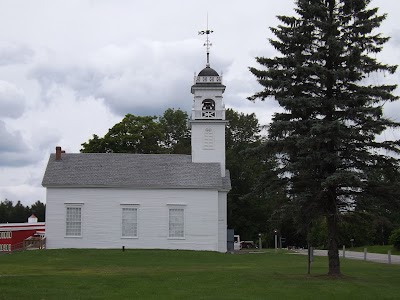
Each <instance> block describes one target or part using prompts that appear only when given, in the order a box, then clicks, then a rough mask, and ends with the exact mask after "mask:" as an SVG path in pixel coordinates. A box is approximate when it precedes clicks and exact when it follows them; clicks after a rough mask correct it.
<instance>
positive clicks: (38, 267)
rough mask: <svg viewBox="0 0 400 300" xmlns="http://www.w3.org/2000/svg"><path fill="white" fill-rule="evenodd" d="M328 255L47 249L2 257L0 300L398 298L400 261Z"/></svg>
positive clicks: (399, 293)
mask: <svg viewBox="0 0 400 300" xmlns="http://www.w3.org/2000/svg"><path fill="white" fill-rule="evenodd" d="M341 265H342V272H343V273H344V274H345V276H343V277H342V278H337V279H331V278H329V277H328V276H326V275H325V274H326V273H327V260H326V257H315V261H314V262H313V265H312V275H306V270H307V265H306V257H305V256H302V255H294V254H288V253H274V252H267V253H263V254H241V255H232V254H221V253H214V252H195V251H166V250H128V251H125V252H122V251H121V250H78V249H68V250H45V251H26V252H21V253H14V254H8V255H1V256H0V299H17V300H18V299H24V300H25V299H57V300H60V299H158V300H160V299H398V297H399V295H400V285H399V284H398V283H399V282H400V266H399V265H386V264H377V263H369V262H363V261H356V260H346V259H345V260H341Z"/></svg>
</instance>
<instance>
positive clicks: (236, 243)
mask: <svg viewBox="0 0 400 300" xmlns="http://www.w3.org/2000/svg"><path fill="white" fill-rule="evenodd" d="M233 238H234V244H233V250H240V249H242V244H241V243H240V235H237V234H235V235H234V236H233Z"/></svg>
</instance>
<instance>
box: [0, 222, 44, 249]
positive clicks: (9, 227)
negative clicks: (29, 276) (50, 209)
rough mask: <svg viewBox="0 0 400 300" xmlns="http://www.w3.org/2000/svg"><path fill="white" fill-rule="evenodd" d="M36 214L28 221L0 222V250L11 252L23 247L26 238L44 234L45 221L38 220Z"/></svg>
mask: <svg viewBox="0 0 400 300" xmlns="http://www.w3.org/2000/svg"><path fill="white" fill-rule="evenodd" d="M37 220H38V219H37V218H36V216H35V215H32V216H30V217H29V219H28V223H3V224H0V252H11V251H14V250H18V249H21V248H23V246H24V240H25V239H26V238H28V237H30V236H33V235H34V234H36V233H38V234H44V231H45V222H38V221H37Z"/></svg>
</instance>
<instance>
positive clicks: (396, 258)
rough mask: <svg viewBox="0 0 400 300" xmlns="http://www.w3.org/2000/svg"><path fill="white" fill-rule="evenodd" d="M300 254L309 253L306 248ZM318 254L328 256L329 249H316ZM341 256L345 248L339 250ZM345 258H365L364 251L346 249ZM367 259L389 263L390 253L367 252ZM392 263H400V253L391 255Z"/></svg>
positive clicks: (315, 253)
mask: <svg viewBox="0 0 400 300" xmlns="http://www.w3.org/2000/svg"><path fill="white" fill-rule="evenodd" d="M297 252H298V253H299V254H303V255H307V249H306V250H298V251H297ZM314 255H316V256H328V250H314ZM339 255H340V258H342V257H343V250H339ZM345 258H350V259H358V260H364V252H355V251H347V250H346V251H345ZM366 260H367V261H373V262H379V263H389V257H388V254H378V253H367V259H366ZM391 263H392V264H400V255H391Z"/></svg>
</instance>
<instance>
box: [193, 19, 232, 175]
mask: <svg viewBox="0 0 400 300" xmlns="http://www.w3.org/2000/svg"><path fill="white" fill-rule="evenodd" d="M207 28H208V26H207ZM201 32H204V33H203V34H206V35H207V41H206V43H205V44H204V45H206V46H207V65H206V67H205V68H204V69H203V70H201V71H200V72H199V74H198V75H197V76H195V77H194V84H193V85H192V88H191V92H192V94H193V95H194V99H193V106H192V116H191V120H190V121H189V124H190V127H191V129H192V160H193V162H216V163H220V164H221V175H222V176H223V177H224V176H225V126H226V123H227V121H225V105H224V103H223V100H222V98H223V97H222V94H223V93H224V92H225V85H223V84H222V76H220V75H219V74H218V73H217V71H215V70H214V69H212V68H211V67H210V63H209V62H210V61H209V46H211V44H210V43H209V39H208V34H209V33H211V32H212V31H210V30H209V29H207V30H206V31H201ZM201 32H200V33H201ZM200 33H199V34H200Z"/></svg>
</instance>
